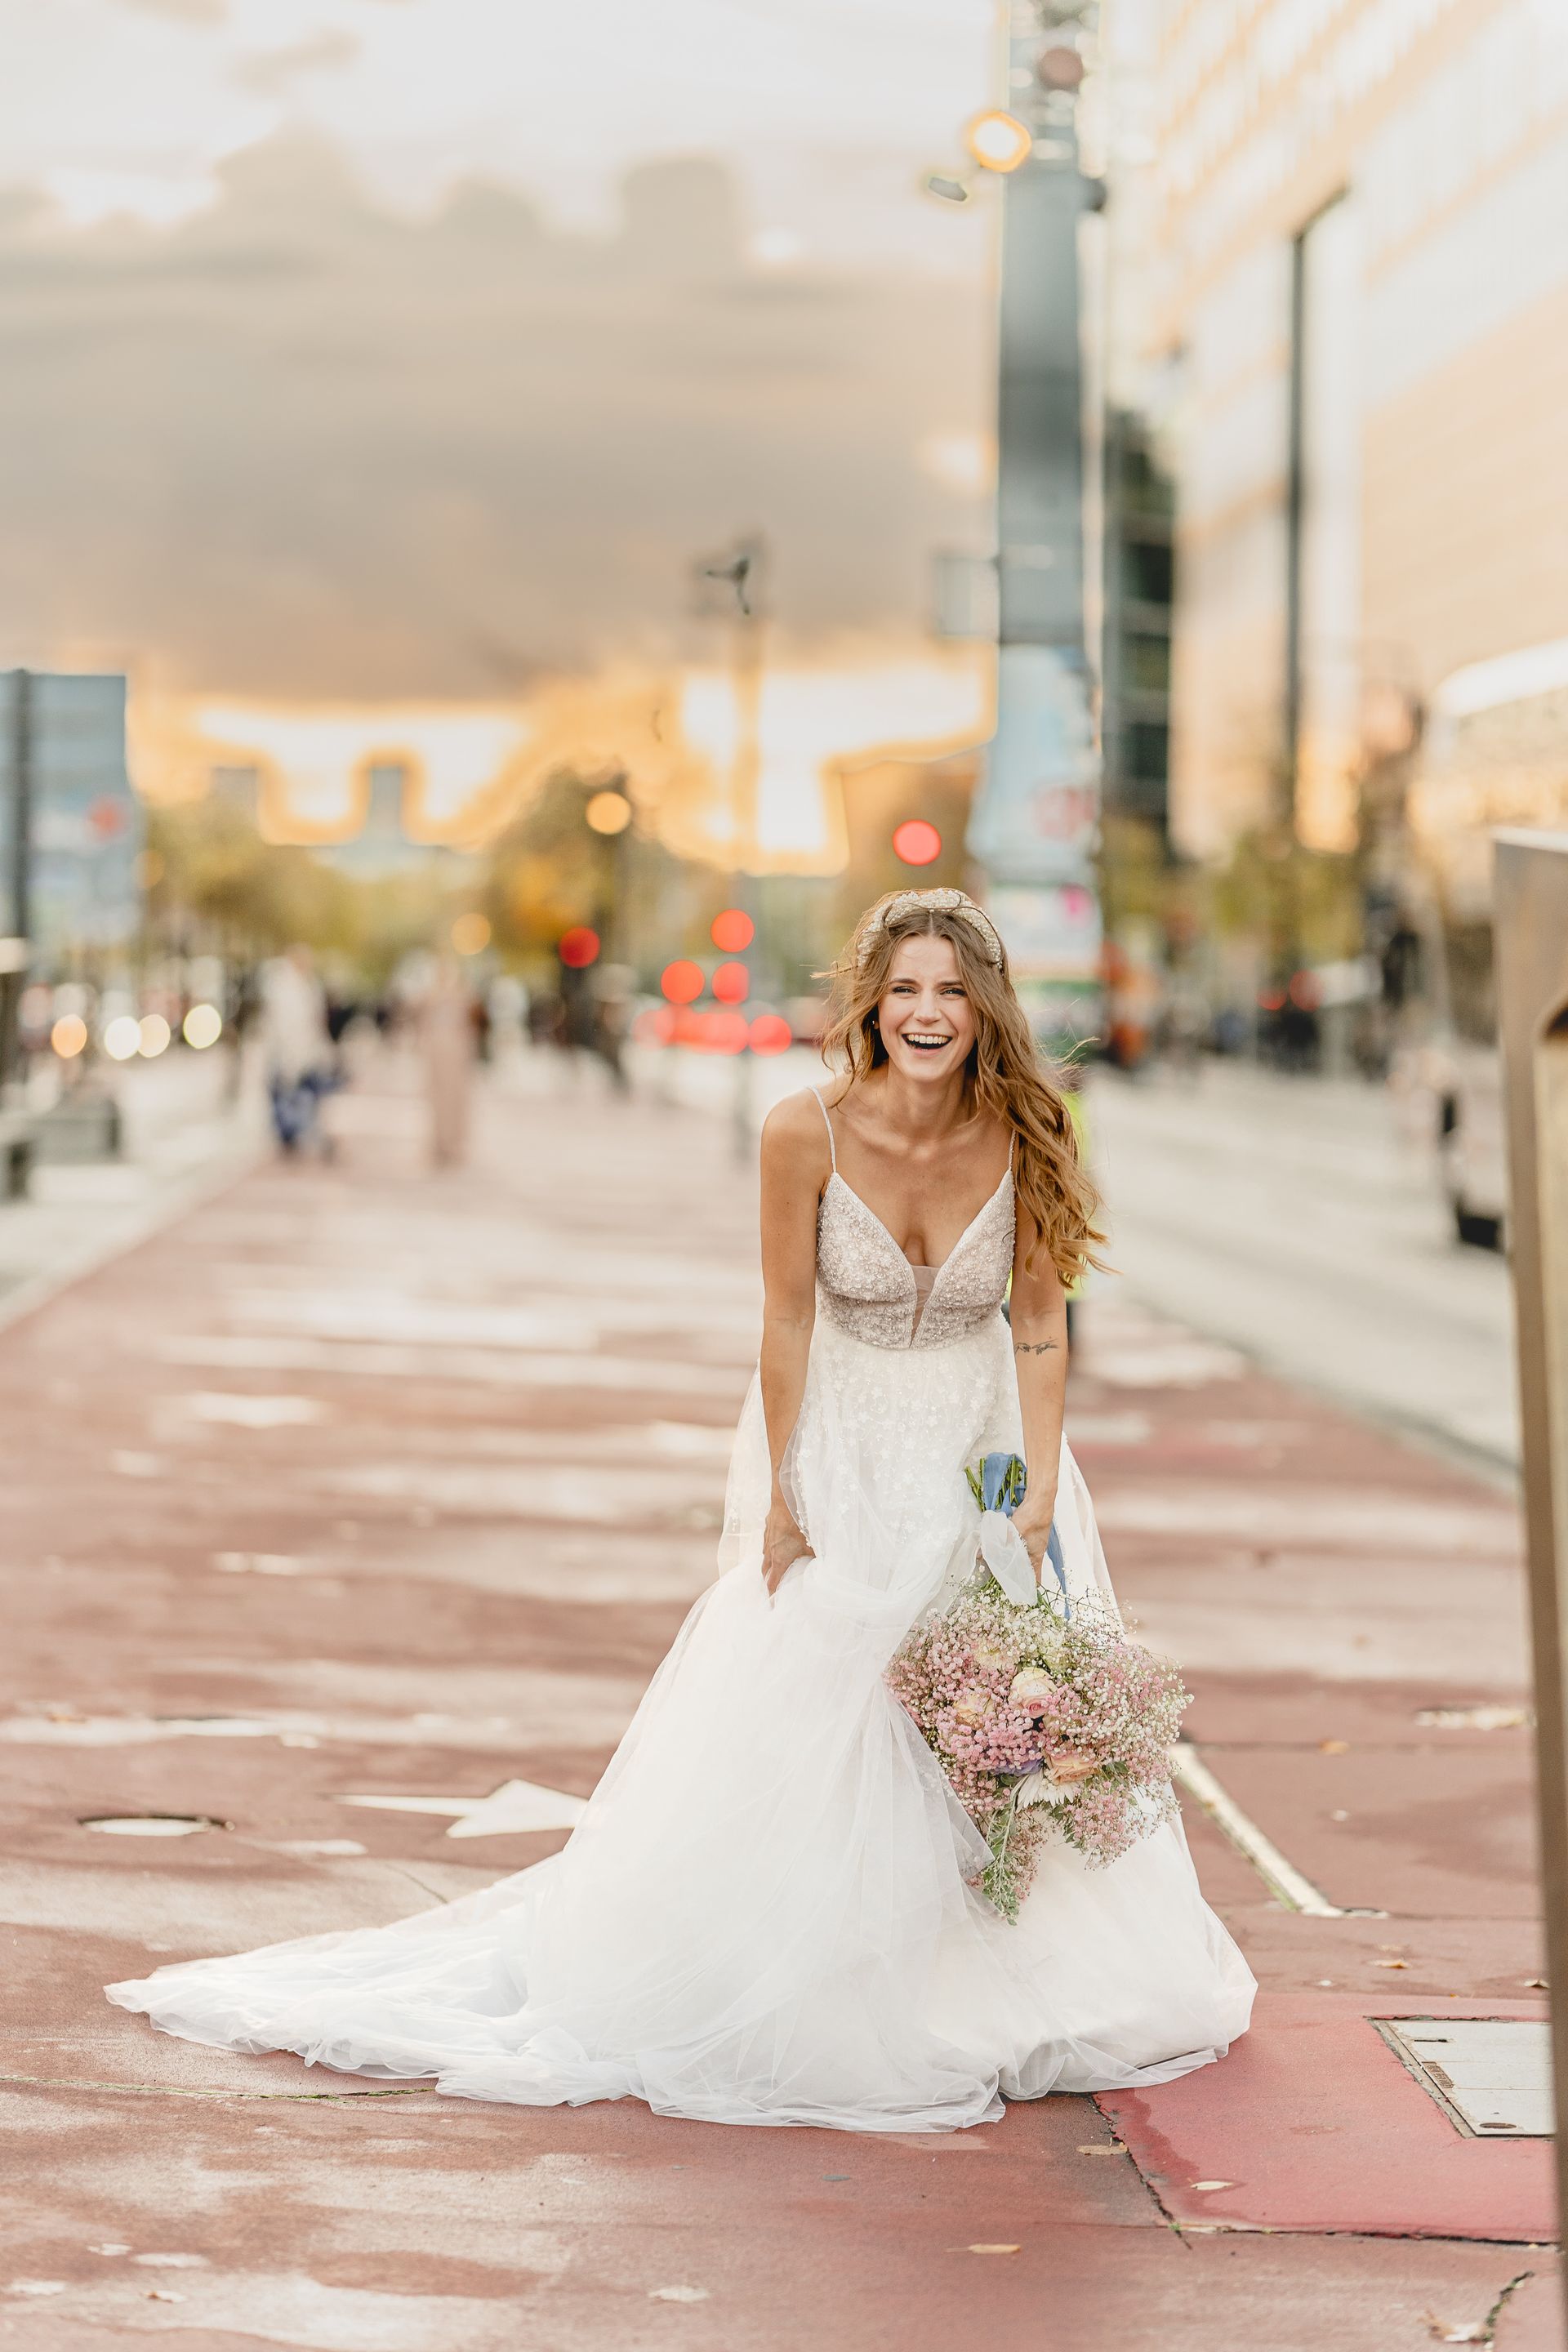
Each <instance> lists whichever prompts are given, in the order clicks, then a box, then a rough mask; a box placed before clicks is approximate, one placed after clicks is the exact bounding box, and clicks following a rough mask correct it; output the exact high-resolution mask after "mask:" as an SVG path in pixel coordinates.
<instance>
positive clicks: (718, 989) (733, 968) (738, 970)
mask: <svg viewBox="0 0 1568 2352" xmlns="http://www.w3.org/2000/svg"><path fill="white" fill-rule="evenodd" d="M710 986H711V988H712V991H713V993H714V995H715V996H716V997H717V998H718V1000H719V1002H720V1003H721V1004H744V1003H745V1001H746V999H747V997H748V996H750V994H751V992H752V975H751V973H750V972H749V971H747V970H746V967H745V965H744V964H743V963H721V965H720V967H719V969H718V971H716V972H715V973H714V975H713V978H712V981H711V982H710Z"/></svg>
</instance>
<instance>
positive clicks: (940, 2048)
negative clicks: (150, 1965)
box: [110, 890, 1254, 2132]
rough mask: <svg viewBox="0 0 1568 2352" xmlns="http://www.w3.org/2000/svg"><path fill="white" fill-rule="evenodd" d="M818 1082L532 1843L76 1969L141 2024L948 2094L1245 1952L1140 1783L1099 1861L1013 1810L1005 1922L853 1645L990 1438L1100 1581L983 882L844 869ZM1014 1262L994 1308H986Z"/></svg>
mask: <svg viewBox="0 0 1568 2352" xmlns="http://www.w3.org/2000/svg"><path fill="white" fill-rule="evenodd" d="M836 982H837V993H836V1003H835V1018H834V1021H833V1024H832V1027H831V1029H830V1031H829V1034H828V1049H829V1058H830V1059H831V1060H834V1061H836V1062H837V1064H838V1065H839V1067H840V1070H841V1076H840V1077H839V1079H838V1081H837V1084H836V1085H835V1086H834V1087H831V1088H829V1089H827V1090H826V1091H825V1092H822V1093H818V1092H816V1090H815V1089H813V1090H811V1091H808V1092H805V1093H803V1094H799V1095H796V1096H795V1097H792V1098H791V1099H790V1100H788V1101H786V1102H784V1103H782V1104H781V1105H780V1106H779V1108H777V1109H776V1110H775V1111H774V1112H773V1115H772V1117H771V1118H770V1119H769V1120H768V1123H767V1126H766V1129H765V1130H764V1133H763V1155H762V1182H763V1274H764V1277H765V1285H766V1307H765V1314H764V1321H763V1348H762V1362H761V1369H760V1373H759V1378H758V1381H756V1382H754V1383H753V1385H752V1393H751V1395H750V1397H749V1398H748V1400H747V1402H746V1405H745V1409H744V1411H743V1412H742V1418H741V1424H740V1430H739V1433H738V1435H737V1438H736V1442H735V1450H734V1456H733V1461H732V1465H731V1474H730V1488H729V1496H728V1502H727V1507H726V1515H725V1533H724V1538H723V1545H722V1549H721V1567H722V1569H723V1572H722V1573H721V1576H720V1578H719V1580H718V1582H717V1583H716V1584H714V1585H713V1586H712V1587H711V1588H710V1590H709V1591H708V1592H707V1593H705V1594H704V1596H703V1597H702V1599H701V1600H700V1601H698V1603H697V1604H696V1606H695V1608H694V1609H693V1610H692V1612H691V1613H690V1615H689V1617H688V1619H687V1621H686V1623H685V1625H684V1626H683V1627H682V1629H681V1632H680V1633H679V1636H678V1637H677V1640H676V1643H675V1645H674V1647H673V1649H672V1650H671V1651H670V1653H669V1655H668V1657H667V1658H666V1659H665V1661H664V1663H663V1664H662V1665H661V1666H660V1668H659V1670H658V1674H657V1675H655V1677H654V1680H653V1683H652V1685H650V1687H649V1689H648V1691H647V1696H646V1697H645V1698H644V1699H643V1702H642V1704H641V1706H639V1708H638V1709H637V1715H636V1717H635V1718H634V1720H633V1722H632V1725H631V1727H630V1729H629V1730H628V1731H627V1733H626V1738H624V1739H623V1740H622V1742H621V1745H620V1748H619V1749H618V1751H617V1753H616V1757H615V1759H614V1760H613V1762H612V1763H611V1764H610V1766H609V1769H608V1770H607V1771H606V1772H605V1777H604V1779H603V1780H602V1781H601V1782H600V1784H599V1787H598V1789H597V1790H596V1791H595V1796H594V1798H593V1800H592V1801H591V1803H590V1804H589V1806H588V1809H587V1811H586V1813H585V1814H584V1817H583V1820H582V1822H580V1824H579V1826H578V1827H577V1829H576V1830H575V1832H574V1834H573V1836H572V1838H571V1840H570V1841H569V1843H567V1845H566V1846H565V1848H564V1849H563V1852H562V1853H559V1854H556V1855H554V1856H552V1858H551V1859H550V1860H549V1861H546V1862H542V1863H539V1864H535V1865H534V1867H533V1868H531V1869H530V1870H524V1871H521V1872H519V1873H518V1874H517V1875H516V1876H515V1877H512V1878H508V1879H504V1880H502V1881H501V1882H500V1885H496V1886H493V1887H490V1888H489V1889H488V1890H486V1891H485V1892H484V1893H482V1894H479V1895H470V1896H468V1898H466V1899H465V1900H463V1901H461V1902H458V1903H454V1904H451V1905H449V1906H446V1907H444V1908H441V1909H437V1910H435V1911H429V1912H425V1913H423V1914H421V1915H420V1916H417V1917H415V1918H412V1919H407V1920H405V1921H403V1922H401V1923H400V1924H399V1925H397V1926H395V1927H384V1928H373V1929H365V1930H360V1931H356V1932H353V1933H350V1934H345V1935H336V1936H317V1937H310V1938H309V1939H308V1940H306V1941H303V1942H298V1943H289V1944H278V1945H273V1946H272V1947H270V1948H268V1949H266V1950H263V1951H259V1952H251V1953H247V1954H244V1955H242V1956H240V1957H238V1958H232V1959H209V1960H197V1961H193V1962H189V1963H186V1964H183V1965H179V1966H175V1967H170V1968H163V1969H158V1970H157V1972H156V1974H154V1975H153V1976H151V1977H148V1978H146V1979H142V1980H140V1981H138V1982H134V1983H126V1984H117V1985H113V1986H111V1987H110V1999H111V2000H115V2001H118V2002H119V2003H120V2004H121V2006H122V2007H124V2008H126V2009H132V2010H139V2011H143V2012H144V2013H145V2014H146V2015H147V2016H148V2017H149V2018H150V2019H151V2020H152V2021H153V2024H154V2025H157V2026H159V2027H161V2028H162V2029H163V2031H164V2032H168V2033H177V2034H183V2035H184V2036H185V2037H186V2038H187V2039H188V2040H191V2041H195V2042H207V2043H211V2044H214V2045H216V2046H217V2047H220V2048H223V2049H228V2050H236V2051H247V2052H259V2051H269V2050H292V2051H297V2052H298V2053H299V2054H300V2056H301V2057H303V2058H304V2059H306V2060H307V2061H310V2062H311V2063H317V2064H321V2065H326V2066H331V2067H337V2068H341V2069H342V2070H343V2071H345V2072H348V2073H353V2074H374V2075H392V2076H405V2077H412V2076H434V2077H436V2079H437V2083H438V2084H439V2087H440V2088H441V2089H442V2090H443V2091H446V2092H449V2093H452V2094H454V2095H457V2096H459V2097H465V2098H474V2099H498V2100H512V2101H517V2102H520V2103H521V2104H523V2105H541V2106H542V2105H557V2104H560V2103H562V2102H567V2101H569V2102H573V2103H576V2102H581V2101H584V2100H591V2099H614V2098H625V2097H634V2098H639V2099H645V2100H647V2103H648V2105H650V2106H651V2107H653V2108H655V2109H657V2110H658V2112H659V2113H660V2114H664V2115H673V2116H696V2117H700V2118H702V2119H704V2120H707V2121H711V2122H719V2123H735V2124H818V2125H830V2126H837V2128H840V2129H843V2130H847V2131H903V2132H907V2131H911V2130H913V2131H946V2130H952V2129H954V2128H956V2127H958V2126H963V2125H968V2124H980V2123H986V2122H990V2121H992V2120H993V2119H994V2118H995V2117H996V2116H1000V2115H1001V2113H1002V2099H1003V2098H1004V2097H1008V2098H1023V2099H1033V2098H1040V2097H1043V2096H1044V2095H1046V2094H1047V2092H1050V2091H1079V2092H1082V2091H1099V2090H1108V2089H1122V2088H1125V2087H1127V2086H1128V2085H1130V2084H1149V2083H1158V2082H1163V2081H1167V2080H1169V2079H1171V2078H1172V2077H1173V2076H1175V2075H1178V2074H1185V2073H1186V2072H1188V2071H1189V2070H1190V2069H1191V2068H1193V2067H1195V2066H1201V2065H1204V2064H1205V2063H1207V2062H1208V2061H1209V2060H1211V2059H1215V2058H1218V2057H1221V2056H1223V2055H1224V2053H1225V2050H1226V2045H1227V2044H1228V2043H1229V2042H1231V2041H1232V2040H1233V2039H1234V2038H1235V2037H1236V2036H1237V2035H1238V2034H1240V2033H1242V2032H1245V2031H1246V2029H1247V2020H1248V2016H1249V2013H1250V2009H1251V2001H1252V1994H1253V1990H1254V1986H1253V1980H1252V1978H1251V1976H1250V1974H1249V1973H1248V1971H1247V1966H1246V1963H1245V1962H1244V1960H1243V1959H1242V1958H1241V1955H1240V1953H1239V1952H1238V1951H1237V1948H1236V1946H1235V1945H1234V1944H1233V1943H1232V1941H1231V1939H1230V1937H1229V1936H1228V1935H1227V1934H1226V1931H1225V1929H1224V1928H1223V1927H1221V1925H1220V1923H1219V1921H1218V1920H1217V1919H1216V1918H1215V1916H1214V1915H1213V1913H1212V1912H1211V1911H1210V1910H1209V1909H1208V1908H1207V1906H1206V1905H1205V1902H1204V1900H1203V1897H1202V1895H1200V1893H1199V1891H1198V1885H1197V1881H1196V1878H1195V1876H1194V1872H1193V1867H1192V1864H1191V1862H1190V1860H1189V1858H1188V1855H1187V1850H1186V1845H1185V1843H1184V1839H1183V1836H1182V1832H1181V1828H1180V1824H1179V1822H1167V1823H1165V1824H1164V1825H1163V1826H1161V1827H1159V1828H1157V1829H1154V1830H1153V1831H1152V1832H1150V1833H1149V1834H1148V1835H1146V1836H1145V1837H1144V1838H1143V1839H1142V1841H1141V1843H1138V1844H1137V1845H1135V1846H1134V1847H1133V1848H1132V1850H1131V1852H1130V1853H1127V1854H1125V1855H1124V1856H1123V1857H1122V1858H1121V1860H1120V1861H1118V1862H1115V1863H1113V1864H1110V1866H1109V1867H1108V1868H1100V1869H1095V1868H1090V1867H1089V1866H1088V1865H1087V1864H1086V1863H1085V1862H1084V1861H1083V1859H1082V1858H1081V1857H1080V1856H1079V1854H1078V1853H1076V1852H1075V1850H1074V1849H1072V1848H1071V1847H1069V1846H1068V1844H1067V1843H1065V1842H1064V1841H1062V1840H1061V1839H1060V1838H1057V1839H1056V1840H1054V1841H1053V1842H1052V1843H1049V1844H1047V1848H1046V1850H1045V1853H1044V1855H1043V1858H1042V1860H1041V1863H1040V1866H1039V1869H1038V1872H1037V1876H1036V1879H1035V1883H1034V1885H1033V1887H1032V1889H1031V1891H1030V1893H1029V1895H1028V1896H1027V1897H1026V1901H1025V1903H1024V1905H1023V1907H1022V1910H1021V1912H1020V1915H1019V1917H1018V1919H1017V1921H1016V1924H1014V1925H1009V1924H1008V1923H1007V1922H1006V1921H1005V1920H1004V1919H1003V1918H1002V1917H1001V1916H1000V1915H999V1914H998V1913H997V1912H996V1911H995V1910H994V1909H993V1907H992V1906H991V1905H990V1904H989V1903H988V1902H986V1901H985V1900H984V1897H983V1896H982V1895H980V1894H979V1893H977V1891H976V1887H975V1882H976V1880H977V1879H978V1876H979V1874H980V1871H981V1870H982V1869H983V1868H984V1864H985V1863H986V1862H987V1861H988V1859H989V1855H988V1853H987V1851H986V1848H985V1846H984V1843H983V1842H982V1840H981V1839H980V1837H979V1834H978V1832H976V1830H975V1829H974V1828H973V1824H972V1823H971V1822H970V1821H969V1818H968V1816H967V1815H966V1814H965V1813H964V1812H963V1811H962V1809H961V1808H960V1807H959V1805H958V1804H957V1802H956V1800H955V1799H954V1798H953V1797H952V1794H951V1792H950V1790H949V1788H948V1785H947V1782H946V1781H945V1780H944V1779H943V1777H942V1772H941V1770H940V1769H939V1767H938V1765H937V1763H936V1761H935V1759H934V1758H933V1757H932V1756H931V1752H930V1750H929V1749H928V1748H926V1746H925V1744H924V1742H923V1741H922V1740H921V1738H920V1736H919V1734H918V1732H917V1731H916V1730H915V1728H914V1726H913V1725H912V1723H911V1722H910V1719H909V1717H907V1716H906V1715H905V1714H904V1713H903V1711H902V1710H901V1709H900V1707H899V1706H897V1705H896V1704H895V1702H894V1701H893V1699H892V1698H891V1696H889V1692H888V1689H887V1687H886V1685H885V1682H884V1679H883V1677H884V1673H885V1669H886V1667H887V1665H888V1663H889V1659H890V1657H891V1656H892V1654H893V1653H894V1651H895V1650H896V1649H897V1648H898V1646H899V1644H900V1642H901V1640H902V1639H903V1636H904V1635H905V1633H907V1632H908V1631H909V1629H910V1626H911V1625H912V1624H913V1623H914V1622H916V1621H917V1620H918V1619H920V1618H921V1616H922V1615H923V1614H924V1613H925V1612H929V1611H930V1610H931V1609H932V1608H933V1607H935V1606H937V1605H939V1604H941V1603H942V1601H944V1599H945V1598H947V1597H950V1596H951V1595H952V1593H954V1592H955V1591H956V1590H957V1588H958V1586H959V1585H960V1583H961V1582H962V1581H963V1579H964V1577H965V1576H966V1575H967V1574H968V1573H969V1571H970V1570H971V1569H972V1568H973V1563H974V1558H975V1543H976V1535H977V1530H978V1514H977V1512H976V1510H975V1506H974V1503H973V1498H972V1496H971V1494H970V1491H969V1488H968V1486H967V1484H966V1482H965V1478H964V1475H963V1472H964V1465H966V1464H967V1463H969V1462H971V1461H973V1458H974V1456H975V1455H977V1454H984V1453H987V1452H992V1451H999V1450H1005V1451H1009V1452H1016V1453H1020V1454H1023V1456H1024V1458H1025V1460H1026V1464H1027V1465H1028V1488H1027V1494H1026V1499H1025V1500H1024V1502H1023V1504H1022V1505H1021V1507H1019V1509H1018V1511H1017V1514H1016V1520H1015V1525H1016V1528H1017V1529H1018V1531H1019V1533H1020V1535H1021V1536H1022V1538H1023V1539H1024V1542H1025V1544H1026V1547H1027V1550H1028V1555H1029V1559H1030V1560H1031V1561H1032V1563H1033V1565H1034V1569H1035V1572H1036V1575H1037V1577H1038V1576H1039V1575H1040V1574H1041V1572H1042V1563H1043V1562H1044V1560H1045V1558H1046V1548H1047V1541H1048V1539H1049V1538H1050V1535H1051V1530H1052V1527H1053V1523H1054V1526H1055V1528H1056V1534H1057V1544H1056V1546H1055V1547H1053V1569H1052V1573H1053V1575H1054V1573H1055V1567H1054V1555H1055V1554H1056V1553H1058V1552H1059V1554H1060V1558H1061V1562H1062V1568H1063V1572H1064V1573H1065V1575H1066V1578H1067V1580H1068V1591H1069V1592H1072V1591H1078V1592H1088V1591H1091V1590H1093V1589H1095V1588H1097V1587H1098V1588H1099V1589H1100V1590H1101V1591H1103V1592H1104V1593H1105V1594H1106V1595H1107V1596H1109V1593H1110V1585H1109V1580H1108V1578H1107V1575H1106V1570H1105V1564H1104V1556H1103V1553H1102V1552H1101V1550H1100V1541H1099V1538H1098V1535H1097V1533H1096V1529H1095V1523H1094V1514H1093V1510H1092V1508H1091V1506H1090V1503H1089V1495H1088V1491H1087V1489H1086V1488H1085V1486H1084V1483H1083V1479H1082V1477H1081V1475H1079V1469H1078V1465H1077V1464H1076V1463H1075V1462H1074V1460H1073V1457H1072V1454H1071V1452H1070V1451H1069V1449H1068V1445H1067V1443H1066V1441H1065V1439H1064V1438H1063V1435H1062V1406H1063V1396H1064V1391H1065V1386H1066V1377H1067V1361H1066V1357H1067V1312H1066V1305H1065V1296H1064V1289H1063V1284H1064V1280H1068V1281H1070V1280H1071V1278H1072V1277H1073V1276H1074V1275H1075V1274H1077V1273H1078V1272H1079V1270H1080V1269H1081V1268H1082V1266H1083V1265H1084V1263H1085V1261H1086V1256H1087V1253H1088V1252H1089V1249H1090V1248H1091V1247H1092V1245H1093V1244H1094V1243H1095V1242H1096V1241H1097V1240H1098V1239H1099V1236H1098V1234H1096V1233H1095V1231H1094V1228H1093V1225H1092V1223H1091V1219H1092V1214H1093V1199H1092V1195H1091V1193H1090V1192H1089V1186H1088V1184H1087V1182H1086V1180H1085V1178H1084V1176H1083V1174H1082V1172H1081V1171H1080V1169H1079V1161H1078V1156H1077V1150H1076V1147H1075V1144H1074V1140H1073V1131H1072V1126H1071V1122H1070V1119H1069V1118H1068V1112H1067V1108H1066V1107H1065V1105H1064V1103H1063V1100H1062V1097H1061V1096H1060V1094H1059V1093H1058V1091H1057V1089H1056V1088H1055V1087H1054V1086H1053V1085H1052V1084H1051V1083H1050V1081H1049V1079H1048V1078H1047V1076H1046V1075H1045V1073H1044V1072H1043V1070H1042V1069H1041V1067H1040V1065H1039V1063H1038V1061H1037V1057H1036V1055H1035V1051H1034V1047H1033V1045H1032V1043H1031V1040H1030V1036H1029V1032H1028V1028H1027V1024H1026V1020H1025V1017H1024V1015H1023V1013H1022V1011H1021V1009H1020V1007H1019V1004H1018V1001H1017V998H1016V995H1015V994H1014V992H1013V988H1012V984H1011V982H1010V981H1009V979H1008V976H1007V961H1006V957H1005V953H1004V951H1003V948H1002V944H1001V941H1000V940H999V939H998V937H997V935H996V932H995V931H994V929H993V927H992V925H991V923H990V921H989V919H988V918H987V917H986V916H985V914H984V912H983V910H982V909H981V908H979V907H977V906H976V905H974V903H973V901H972V900H971V899H969V898H965V897H964V896H963V893H962V892H960V891H957V890H926V891H914V890H906V891H901V892H899V893H896V894H895V895H893V896H892V897H889V898H884V899H882V900H881V901H880V902H879V904H878V905H877V906H875V907H873V908H870V910H869V911H868V914H866V915H865V916H864V917H863V918H862V919H861V921H860V923H859V924H858V927H857V929H856V932H855V935H854V938H853V939H852V940H851V941H850V943H849V946H848V947H847V950H846V951H845V954H844V957H843V959H842V961H841V963H840V966H839V968H838V970H837V974H836ZM1009 1276H1011V1277H1012V1309H1011V1312H1012V1321H1011V1326H1010V1327H1009V1324H1008V1322H1007V1321H1006V1320H1005V1318H1004V1315H1003V1313H1002V1305H1003V1299H1004V1297H1005V1294H1006V1290H1007V1284H1008V1277H1009Z"/></svg>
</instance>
